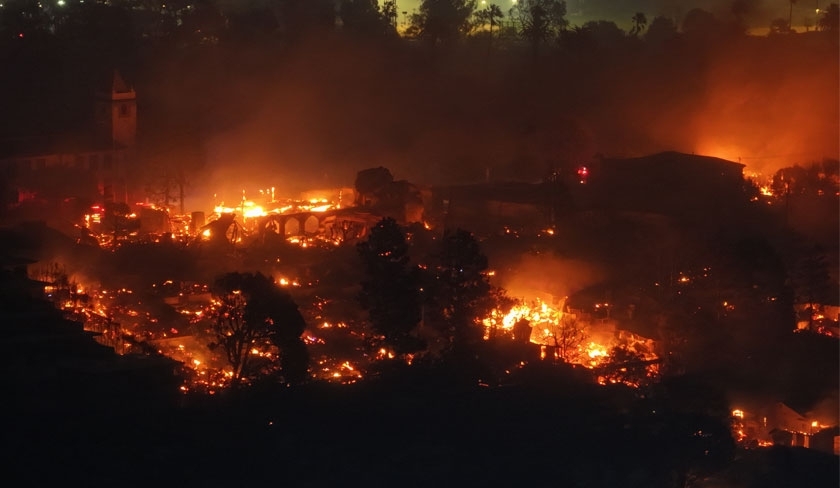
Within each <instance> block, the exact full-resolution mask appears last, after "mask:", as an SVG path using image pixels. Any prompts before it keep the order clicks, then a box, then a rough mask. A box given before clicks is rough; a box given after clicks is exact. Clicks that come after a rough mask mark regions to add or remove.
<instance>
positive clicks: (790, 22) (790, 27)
mask: <svg viewBox="0 0 840 488" xmlns="http://www.w3.org/2000/svg"><path fill="white" fill-rule="evenodd" d="M788 1H789V2H790V11H789V12H788V32H790V31H792V30H793V4H794V3H796V0H788Z"/></svg>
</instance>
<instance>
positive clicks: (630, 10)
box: [397, 0, 830, 29]
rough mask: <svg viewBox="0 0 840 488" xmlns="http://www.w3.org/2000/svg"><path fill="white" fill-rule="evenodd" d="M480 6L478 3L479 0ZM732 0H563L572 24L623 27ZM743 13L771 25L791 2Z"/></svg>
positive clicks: (416, 1)
mask: <svg viewBox="0 0 840 488" xmlns="http://www.w3.org/2000/svg"><path fill="white" fill-rule="evenodd" d="M478 3H479V7H481V3H480V1H479V2H478ZM489 3H493V4H496V5H498V6H499V7H501V8H502V11H503V12H504V13H505V14H507V12H508V10H509V9H510V7H511V6H512V4H513V2H512V1H511V0H495V1H491V2H489ZM733 3H734V2H733V0H566V11H567V15H566V18H567V20H568V21H569V22H570V24H572V25H583V24H584V23H586V22H588V21H591V20H609V21H613V22H615V23H616V24H618V25H619V26H620V27H622V28H624V29H629V28H630V26H631V19H632V17H633V15H635V13H636V12H642V13H644V14H645V16H646V17H647V18H648V21H650V20H652V19H653V18H654V17H656V16H665V17H669V18H672V19H674V20H675V21H677V23H679V22H680V21H681V19H682V18H683V16H684V15H685V14H686V13H687V12H688V11H690V10H691V9H693V8H702V9H704V10H707V11H709V12H712V13H713V14H715V15H716V16H717V17H718V18H720V19H722V20H728V19H729V18H731V17H732V5H733ZM829 3H830V2H829V1H828V0H822V3H820V0H808V1H799V2H797V3H795V4H794V5H793V17H794V19H793V24H794V25H804V24H803V22H805V21H806V19H810V20H811V21H812V25H813V22H814V20H815V19H816V17H817V15H816V12H815V10H816V8H818V7H819V6H820V5H822V6H823V7H825V6H827V5H828V4H829ZM740 4H741V6H742V7H741V8H742V9H743V10H742V11H743V15H744V18H745V20H746V21H747V23H748V25H749V26H750V27H752V28H762V27H767V26H769V25H770V22H771V21H772V20H773V19H775V18H785V19H786V18H787V17H788V15H789V11H788V9H789V7H790V3H789V2H788V1H787V0H744V1H742V2H740ZM419 5H420V0H397V7H398V10H399V11H400V12H407V13H409V14H410V13H411V12H412V11H414V10H415V9H417V7H418V6H419ZM401 15H402V14H401Z"/></svg>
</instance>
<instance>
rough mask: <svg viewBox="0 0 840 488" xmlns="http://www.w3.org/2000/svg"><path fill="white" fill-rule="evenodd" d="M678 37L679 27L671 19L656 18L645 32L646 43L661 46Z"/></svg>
mask: <svg viewBox="0 0 840 488" xmlns="http://www.w3.org/2000/svg"><path fill="white" fill-rule="evenodd" d="M676 37H677V26H676V24H674V21H673V20H672V19H671V18H670V17H661V16H660V17H654V18H653V21H651V23H650V26H648V30H647V32H645V42H647V43H649V44H654V45H661V44H666V43H668V42H671V41H672V40H674V39H675V38H676Z"/></svg>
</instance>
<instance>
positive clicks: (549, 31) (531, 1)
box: [510, 0, 568, 54]
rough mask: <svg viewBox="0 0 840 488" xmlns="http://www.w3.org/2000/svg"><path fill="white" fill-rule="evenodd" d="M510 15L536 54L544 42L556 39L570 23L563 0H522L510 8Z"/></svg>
mask: <svg viewBox="0 0 840 488" xmlns="http://www.w3.org/2000/svg"><path fill="white" fill-rule="evenodd" d="M510 16H511V18H512V19H513V20H514V21H515V23H516V24H517V29H518V31H519V34H520V35H521V36H522V37H523V38H524V39H525V40H527V41H528V43H530V44H531V49H532V50H533V52H534V54H536V53H537V52H538V51H539V48H540V46H542V45H543V44H545V43H547V42H549V41H553V40H556V39H557V38H558V37H559V36H560V33H561V32H562V31H563V30H564V29H565V28H566V26H567V25H568V22H567V21H566V2H564V1H562V0H521V1H519V2H516V4H514V6H513V7H512V8H511V9H510Z"/></svg>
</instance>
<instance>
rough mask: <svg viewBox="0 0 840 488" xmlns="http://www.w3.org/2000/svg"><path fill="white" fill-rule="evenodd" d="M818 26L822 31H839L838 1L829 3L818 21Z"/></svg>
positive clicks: (839, 10)
mask: <svg viewBox="0 0 840 488" xmlns="http://www.w3.org/2000/svg"><path fill="white" fill-rule="evenodd" d="M817 26H818V27H819V29H820V30H821V31H826V32H837V31H838V30H840V6H838V4H836V3H832V4H831V5H829V6H828V8H827V9H826V10H825V13H823V15H822V17H820V20H819V21H818V22H817Z"/></svg>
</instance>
